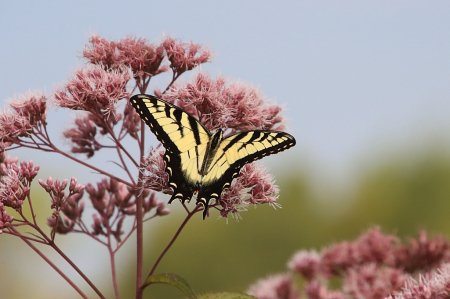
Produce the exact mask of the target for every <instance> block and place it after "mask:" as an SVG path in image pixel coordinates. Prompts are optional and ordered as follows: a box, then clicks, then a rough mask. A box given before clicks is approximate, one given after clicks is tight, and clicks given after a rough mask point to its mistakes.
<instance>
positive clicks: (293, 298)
mask: <svg viewBox="0 0 450 299" xmlns="http://www.w3.org/2000/svg"><path fill="white" fill-rule="evenodd" d="M246 293H247V294H249V295H252V296H255V297H256V298H258V299H298V298H299V292H298V291H297V290H296V288H295V287H294V282H293V280H292V277H291V275H290V274H277V275H274V276H270V277H267V278H264V279H261V280H258V281H257V282H256V283H255V284H253V285H251V286H250V288H249V289H248V290H247V291H246Z"/></svg>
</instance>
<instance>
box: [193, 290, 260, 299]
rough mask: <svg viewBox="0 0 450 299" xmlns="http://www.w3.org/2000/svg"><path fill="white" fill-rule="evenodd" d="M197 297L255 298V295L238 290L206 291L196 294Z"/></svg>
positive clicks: (219, 298) (221, 298)
mask: <svg viewBox="0 0 450 299" xmlns="http://www.w3.org/2000/svg"><path fill="white" fill-rule="evenodd" d="M197 298H198V299H255V298H256V297H253V296H250V295H247V294H244V293H238V292H208V293H200V294H198V295H197Z"/></svg>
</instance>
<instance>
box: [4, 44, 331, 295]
mask: <svg viewBox="0 0 450 299" xmlns="http://www.w3.org/2000/svg"><path fill="white" fill-rule="evenodd" d="M82 55H83V58H84V59H86V60H87V63H86V64H85V65H83V66H82V67H80V68H79V69H76V70H75V71H74V72H73V75H72V76H71V77H70V78H69V79H68V81H67V82H66V83H64V84H63V85H62V86H60V87H59V88H57V90H56V91H55V92H53V94H51V95H49V96H47V95H44V94H41V93H28V94H26V95H23V96H19V97H18V98H16V99H14V100H13V101H12V102H11V103H10V104H9V107H8V108H6V109H5V110H4V111H3V112H2V113H0V135H1V139H0V148H1V153H0V172H1V178H0V233H3V234H9V235H12V236H16V237H18V238H20V239H21V240H22V241H23V242H25V243H26V244H27V245H28V246H29V247H31V248H32V249H33V250H34V251H35V252H36V253H37V254H38V255H39V256H41V257H42V258H43V259H44V260H45V261H46V262H47V263H48V264H49V265H50V266H51V267H53V268H54V269H55V270H56V271H57V272H58V273H59V274H60V275H61V276H62V277H63V278H64V279H65V280H66V281H67V282H68V283H69V284H70V285H71V286H72V287H73V288H74V289H75V290H76V291H77V292H78V294H79V295H80V296H82V297H83V298H88V297H87V296H86V294H85V293H84V292H83V291H82V290H81V289H80V288H79V287H78V286H77V285H76V284H75V283H74V282H73V281H72V280H71V279H70V278H69V277H67V276H66V275H65V274H64V273H63V272H62V271H61V270H60V269H59V268H58V267H57V266H56V265H55V264H54V263H53V262H52V261H51V260H50V259H49V258H47V257H46V256H45V254H44V253H43V252H42V251H40V250H39V248H37V247H36V244H42V245H46V246H49V247H51V248H52V249H53V250H55V251H56V252H57V253H58V254H59V255H60V256H61V257H63V258H64V259H65V261H66V262H67V263H69V265H70V266H71V267H72V268H73V269H74V270H75V271H76V272H77V273H78V274H79V275H80V276H81V277H82V278H83V279H84V280H85V281H86V282H87V284H88V285H89V286H90V287H91V288H92V289H93V290H94V291H95V293H96V294H97V295H98V296H99V297H100V298H105V296H104V295H103V294H102V292H101V291H100V290H99V289H98V288H97V287H96V286H95V285H94V284H93V283H92V282H91V280H89V278H88V277H87V276H86V275H85V274H84V273H83V271H81V270H80V269H79V268H78V267H77V266H76V265H75V264H74V263H73V262H72V261H71V259H70V258H69V257H68V256H66V255H65V254H64V252H63V251H62V250H61V249H60V248H59V247H58V245H57V242H56V239H57V238H56V236H57V234H69V233H79V234H84V235H85V236H87V237H89V238H92V239H94V240H95V241H97V242H99V243H100V244H102V245H104V246H105V248H106V249H107V251H108V253H109V255H110V262H111V277H112V285H113V288H114V293H115V297H116V298H119V297H120V296H119V292H118V287H117V277H116V266H115V254H116V253H117V251H118V250H119V249H120V248H121V247H122V246H123V245H124V243H125V242H126V241H127V240H129V238H130V236H131V235H132V234H134V233H135V234H136V235H137V238H136V240H137V243H136V259H137V267H136V298H142V296H143V291H144V289H145V288H146V287H147V286H149V285H150V284H152V283H168V284H171V285H173V286H176V287H178V288H180V289H181V290H183V291H184V292H185V293H186V295H187V296H188V297H189V298H197V295H196V294H195V293H194V292H193V291H192V290H191V289H190V287H189V285H188V284H187V283H186V281H184V280H183V279H182V278H181V277H179V276H177V275H176V274H168V273H163V274H155V271H156V268H157V266H158V264H159V262H160V261H161V259H162V258H163V257H164V255H165V253H166V252H167V250H168V249H169V248H170V247H171V246H172V244H173V243H174V242H175V240H176V239H177V237H178V235H179V234H180V232H181V231H182V229H183V227H184V226H185V225H186V223H187V222H188V221H189V219H190V218H191V217H192V216H193V215H194V214H196V213H198V212H200V211H201V210H202V209H203V207H202V206H201V205H197V206H193V207H192V206H191V207H189V206H188V205H185V204H184V203H182V204H183V206H184V209H185V211H186V217H185V219H184V221H183V222H182V224H181V225H180V227H179V229H178V231H177V232H176V233H175V235H174V236H173V238H172V240H171V241H170V242H169V244H168V245H167V247H166V248H165V249H164V250H163V252H162V253H161V254H160V256H159V258H158V259H157V260H156V261H155V262H154V264H153V265H151V266H150V267H149V268H150V269H151V270H150V271H149V272H148V273H145V270H144V269H145V268H146V267H144V264H143V252H144V246H143V223H144V222H146V221H149V220H151V219H154V218H156V217H161V216H165V215H168V214H169V209H168V208H167V207H166V205H165V203H164V202H162V201H159V200H158V198H157V192H163V193H167V194H170V193H171V192H172V191H171V189H170V188H168V186H167V181H168V175H167V174H166V173H165V171H164V161H163V158H162V154H163V152H164V149H163V148H162V147H161V146H159V145H155V146H154V147H152V148H150V147H149V145H148V144H146V142H145V135H146V132H147V134H148V133H149V132H150V131H149V129H148V128H147V127H146V125H145V124H144V122H143V121H141V119H140V117H139V116H138V114H137V113H136V112H135V110H134V109H133V107H132V106H131V105H130V103H129V98H130V97H131V96H132V95H133V94H136V93H153V94H155V95H156V96H158V97H161V98H162V99H164V100H166V101H168V102H170V103H173V104H175V105H177V106H179V107H181V108H183V109H184V110H186V111H188V112H189V113H191V114H192V115H194V116H195V117H196V118H197V119H199V120H200V122H202V123H203V124H204V125H205V127H206V128H208V129H209V130H215V129H218V128H221V129H223V130H224V131H225V133H226V135H228V134H233V133H235V132H238V131H242V130H258V129H259V130H282V129H283V123H284V120H283V117H282V115H281V110H282V109H281V108H280V107H279V106H277V105H273V104H269V103H267V102H265V101H264V100H263V97H262V94H261V93H260V92H259V91H258V90H257V89H255V88H254V87H253V86H249V85H245V84H241V83H239V84H237V83H232V82H230V81H229V80H228V79H225V78H222V77H219V78H216V79H214V78H211V76H209V75H206V74H202V73H197V74H196V75H193V76H192V78H191V80H190V81H189V82H187V83H180V82H178V81H177V80H178V79H179V78H180V76H181V75H183V74H184V73H186V72H188V71H191V70H193V69H194V68H196V67H197V66H199V65H201V64H203V63H206V62H210V61H211V58H212V53H211V52H210V51H208V50H206V49H204V47H203V46H202V45H199V44H195V43H192V42H191V43H184V42H181V41H179V40H175V39H173V38H170V37H165V38H163V39H162V41H161V42H160V43H159V44H153V43H150V42H149V41H148V40H146V39H142V38H135V37H127V38H125V39H120V40H116V41H109V40H106V39H104V38H101V37H99V36H96V35H93V36H91V38H90V40H89V43H88V45H87V46H86V47H85V49H84V50H83V53H82ZM157 75H161V76H164V75H166V76H167V75H168V76H169V77H168V80H167V81H168V82H169V83H168V85H167V86H166V87H165V88H164V90H159V89H156V90H153V92H149V91H150V89H149V86H150V82H151V79H152V78H153V77H154V76H157ZM49 107H52V108H53V107H56V108H65V109H71V110H77V111H78V112H77V116H76V118H75V120H74V122H73V123H72V124H71V127H70V128H68V129H66V130H64V132H63V134H62V135H63V137H64V138H65V139H66V140H67V141H69V143H70V144H71V149H70V150H66V149H63V148H61V147H59V146H58V145H57V144H55V143H54V142H53V139H54V138H53V136H50V134H49V133H48V131H47V124H48V123H50V122H51V120H50V119H47V112H48V109H49ZM104 136H106V137H108V138H101V137H104ZM125 138H127V139H126V140H127V142H126V144H127V147H125V146H124V144H125V143H124V142H123V141H124V140H125ZM105 140H107V141H106V142H105ZM130 140H131V141H134V144H133V142H130ZM130 144H131V145H134V146H135V148H136V149H137V150H138V154H137V155H133V154H132V153H131V151H130V150H129V149H128V147H129V146H130ZM17 148H27V149H30V150H38V151H45V152H50V153H53V154H56V155H62V156H64V157H65V158H67V159H69V160H72V161H74V162H76V163H79V164H81V165H83V166H84V167H85V168H86V171H90V172H92V171H94V172H95V173H97V174H98V175H99V179H98V182H96V183H86V184H85V185H83V184H80V183H79V181H78V180H77V178H75V177H72V178H71V179H70V180H69V179H63V180H60V179H53V178H52V177H48V178H47V179H43V178H39V169H40V166H39V165H34V163H33V161H30V162H26V161H20V162H19V159H18V158H11V157H10V156H8V155H7V152H6V151H7V150H8V153H11V151H13V150H14V149H17ZM106 149H113V150H114V153H115V160H114V162H115V164H117V165H118V167H117V171H115V172H114V173H111V172H108V171H106V170H104V169H102V167H98V166H95V165H93V164H92V163H89V162H90V160H89V158H91V157H93V156H94V155H95V154H97V152H99V151H101V150H106ZM36 179H37V180H38V182H39V185H38V187H41V188H43V190H45V192H46V193H47V194H48V198H49V201H48V204H49V205H50V206H51V209H52V211H53V212H52V214H51V215H49V217H48V219H47V224H48V226H49V229H48V228H43V227H40V226H39V225H38V222H37V219H36V215H35V213H34V212H33V206H34V205H35V204H36V202H34V201H33V198H32V196H31V195H32V193H31V192H30V188H31V183H32V181H34V180H36ZM277 192H278V187H277V186H276V185H274V181H273V178H272V176H271V175H270V174H268V173H267V172H266V170H265V169H264V168H262V167H261V166H257V165H254V164H249V165H247V166H245V167H244V168H243V169H242V171H241V173H240V175H239V176H238V177H237V178H236V180H235V181H234V183H233V184H232V186H231V187H230V188H229V189H227V190H226V191H224V193H223V194H222V196H221V198H220V200H218V201H216V202H215V203H213V204H212V205H210V214H213V213H214V210H217V211H218V212H219V214H218V215H220V216H221V217H225V218H226V217H228V215H231V216H234V217H239V216H238V215H239V212H241V211H245V210H246V208H247V206H248V205H250V204H263V203H268V204H269V205H272V206H274V207H276V206H277V203H276V200H277ZM86 201H88V202H89V203H90V204H89V205H86V204H85V203H86ZM39 204H41V203H40V202H39ZM86 206H92V211H89V212H88V211H87V209H85V207H86ZM13 215H14V216H13ZM126 219H131V223H132V225H131V226H129V228H128V229H125V227H128V226H126V225H124V221H125V220H126ZM25 229H27V231H25ZM30 231H31V233H30V234H29V233H28V232H30ZM48 231H49V233H48ZM330 271H331V270H330ZM205 296H206V295H205ZM205 296H204V297H201V298H207V297H205ZM241 296H243V297H242V298H245V297H246V296H248V295H244V294H242V295H241ZM199 297H200V296H199Z"/></svg>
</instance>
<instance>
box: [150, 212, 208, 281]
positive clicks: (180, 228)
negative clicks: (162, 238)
mask: <svg viewBox="0 0 450 299" xmlns="http://www.w3.org/2000/svg"><path fill="white" fill-rule="evenodd" d="M199 208H200V205H197V206H196V207H195V209H194V210H192V212H190V213H188V215H187V216H186V219H184V221H183V223H181V226H180V227H179V228H178V230H177V232H176V233H175V235H174V236H173V238H172V240H170V242H169V244H167V246H166V248H164V250H163V252H161V254H160V255H159V257H158V259H157V260H156V262H155V264H154V265H153V268H152V270H151V271H150V273H148V275H147V277H146V278H145V279H146V280H147V279H148V278H149V277H150V276H151V275H153V273H154V272H155V270H156V267H158V265H159V262H161V260H162V258H163V257H164V255H165V254H166V252H167V251H168V250H169V249H170V247H172V245H173V243H174V242H175V240H176V239H177V238H178V236H179V235H180V233H181V231H182V230H183V228H184V227H185V226H186V224H187V223H188V221H189V219H191V217H192V215H194V214H195V213H196V212H197V211H198V209H199Z"/></svg>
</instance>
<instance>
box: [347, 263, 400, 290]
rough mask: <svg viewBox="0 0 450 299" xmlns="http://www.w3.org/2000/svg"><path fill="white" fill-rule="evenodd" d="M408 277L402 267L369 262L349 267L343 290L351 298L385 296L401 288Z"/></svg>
mask: <svg viewBox="0 0 450 299" xmlns="http://www.w3.org/2000/svg"><path fill="white" fill-rule="evenodd" d="M407 278H408V276H407V275H405V274H403V271H402V270H400V269H395V268H391V267H383V266H380V265H377V264H376V263H369V264H364V265H362V266H354V267H351V268H349V269H348V272H347V273H346V275H345V278H344V285H343V290H344V293H345V294H348V295H349V296H350V298H383V297H385V296H386V295H387V294H389V293H390V292H392V291H393V290H399V289H400V288H401V287H402V286H403V285H404V283H405V281H406V279H407Z"/></svg>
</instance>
